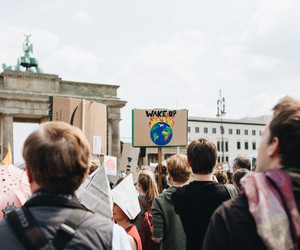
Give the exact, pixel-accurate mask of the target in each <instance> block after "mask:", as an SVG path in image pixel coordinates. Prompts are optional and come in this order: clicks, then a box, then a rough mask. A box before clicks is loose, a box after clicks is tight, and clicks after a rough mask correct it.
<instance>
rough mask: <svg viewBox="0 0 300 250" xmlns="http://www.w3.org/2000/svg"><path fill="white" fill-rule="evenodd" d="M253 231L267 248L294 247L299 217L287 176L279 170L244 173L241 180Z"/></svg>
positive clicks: (288, 176) (299, 235)
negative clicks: (253, 224) (252, 223)
mask: <svg viewBox="0 0 300 250" xmlns="http://www.w3.org/2000/svg"><path fill="white" fill-rule="evenodd" d="M241 184H242V191H243V192H244V193H245V195H246V197H247V199H248V204H249V211H250V213H251V215H252V217H253V218H254V220H255V223H256V228H257V233H258V235H259V236H260V238H261V239H262V241H263V242H264V244H265V246H266V247H267V248H268V249H297V241H298V238H299V237H300V216H299V212H298V209H297V206H296V202H295V198H294V193H293V187H292V181H291V177H290V175H289V174H288V173H287V172H285V171H283V170H279V169H269V170H266V171H265V172H263V173H254V172H252V173H250V174H247V175H246V176H245V177H244V178H243V179H242V180H241Z"/></svg>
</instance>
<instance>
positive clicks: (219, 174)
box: [214, 170, 228, 184]
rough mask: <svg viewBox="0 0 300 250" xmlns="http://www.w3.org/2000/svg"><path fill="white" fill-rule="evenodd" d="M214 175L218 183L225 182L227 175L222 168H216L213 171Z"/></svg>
mask: <svg viewBox="0 0 300 250" xmlns="http://www.w3.org/2000/svg"><path fill="white" fill-rule="evenodd" d="M214 175H215V176H216V178H217V180H218V182H219V183H221V184H226V183H227V182H228V177H227V174H226V172H225V171H224V170H217V171H216V172H214Z"/></svg>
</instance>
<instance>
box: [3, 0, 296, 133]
mask: <svg viewBox="0 0 300 250" xmlns="http://www.w3.org/2000/svg"><path fill="white" fill-rule="evenodd" d="M0 9H1V10H2V11H1V15H0V63H1V64H2V63H6V64H7V65H15V64H16V62H17V58H18V57H19V56H21V55H23V51H22V44H23V42H24V40H25V37H24V34H26V35H29V34H31V35H32V36H31V37H30V40H31V42H32V43H33V56H34V57H36V58H37V59H38V61H39V66H40V67H41V68H42V69H43V71H44V73H49V74H57V75H59V77H61V78H62V79H63V80H70V81H84V82H91V83H102V84H103V83H104V84H113V85H119V86H120V88H119V89H118V97H119V98H120V99H122V100H125V101H127V104H126V106H125V107H124V108H123V109H122V113H121V118H122V121H121V122H120V132H121V137H131V110H132V109H133V108H139V109H152V108H166V109H188V111H189V116H199V117H216V112H217V100H218V99H219V91H220V90H222V96H223V97H224V98H225V104H226V117H225V118H230V119H235V118H237V119H238V118H243V117H255V116H260V115H270V114H271V109H272V107H273V106H274V105H275V104H276V102H277V101H278V100H279V99H280V98H282V97H284V96H286V95H290V96H293V97H296V98H300V86H299V80H300V50H299V44H300V25H299V23H300V2H299V1H297V0H243V1H241V0H231V1H229V0H211V1H203V0H185V1H179V0H148V1H144V0H131V1H128V0H111V1H104V0H60V1H58V0H51V1H49V0H43V1H37V0H27V1H21V0H14V1H11V0H0Z"/></svg>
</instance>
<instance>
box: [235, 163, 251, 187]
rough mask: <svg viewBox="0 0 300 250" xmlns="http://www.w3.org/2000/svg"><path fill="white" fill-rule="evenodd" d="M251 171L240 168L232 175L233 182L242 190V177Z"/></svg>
mask: <svg viewBox="0 0 300 250" xmlns="http://www.w3.org/2000/svg"><path fill="white" fill-rule="evenodd" d="M249 172H250V171H249V170H248V169H246V168H240V169H238V170H236V171H235V172H234V174H233V176H232V181H233V184H234V185H235V186H236V187H237V188H238V189H239V190H241V179H242V178H243V177H244V176H245V175H246V174H248V173H249Z"/></svg>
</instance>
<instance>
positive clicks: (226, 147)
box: [225, 141, 228, 152]
mask: <svg viewBox="0 0 300 250" xmlns="http://www.w3.org/2000/svg"><path fill="white" fill-rule="evenodd" d="M225 151H226V152H228V141H226V142H225Z"/></svg>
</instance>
